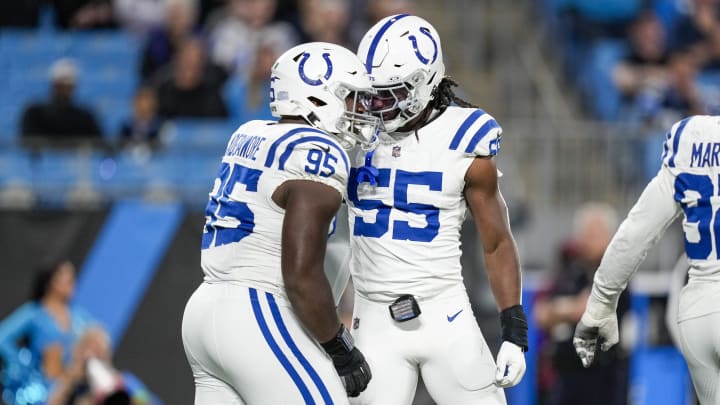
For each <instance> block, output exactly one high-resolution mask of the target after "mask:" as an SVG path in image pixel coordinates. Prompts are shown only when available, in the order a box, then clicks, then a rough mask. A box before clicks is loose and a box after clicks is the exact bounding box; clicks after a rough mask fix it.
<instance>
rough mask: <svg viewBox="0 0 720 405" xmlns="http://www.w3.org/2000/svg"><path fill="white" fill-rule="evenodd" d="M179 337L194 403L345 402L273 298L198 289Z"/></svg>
mask: <svg viewBox="0 0 720 405" xmlns="http://www.w3.org/2000/svg"><path fill="white" fill-rule="evenodd" d="M182 339H183V345H184V347H185V354H186V355H187V358H188V362H189V363H190V367H191V368H192V372H193V376H194V378H195V405H225V404H233V405H236V404H247V405H295V404H318V405H320V404H335V405H337V404H347V403H348V400H347V395H346V393H345V388H343V385H342V382H341V381H340V377H338V375H337V373H336V371H335V368H334V367H333V365H332V361H331V360H330V358H329V357H328V356H327V355H326V354H325V352H324V351H323V349H322V348H321V347H320V346H319V345H318V344H317V343H316V342H315V340H314V339H312V338H311V337H310V336H309V335H308V334H307V332H306V331H305V329H304V328H303V327H302V326H301V325H300V323H299V321H298V320H297V318H296V317H295V315H294V313H293V312H292V309H291V307H290V304H289V303H287V302H285V301H283V300H281V299H280V298H279V297H276V296H274V295H272V294H269V293H266V292H264V291H261V290H258V289H255V288H250V287H245V286H240V285H233V284H227V283H222V284H218V283H215V284H209V283H203V284H201V285H200V287H198V289H197V290H195V292H194V293H193V295H192V296H191V297H190V300H189V301H188V303H187V306H186V307H185V314H184V315H183V322H182Z"/></svg>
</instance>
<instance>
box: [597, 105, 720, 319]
mask: <svg viewBox="0 0 720 405" xmlns="http://www.w3.org/2000/svg"><path fill="white" fill-rule="evenodd" d="M719 211H720V117H717V116H692V117H688V118H686V119H684V120H682V121H680V122H677V123H675V124H674V125H673V126H672V128H671V129H670V131H669V132H668V134H667V139H666V141H665V146H664V151H663V156H662V166H661V168H660V170H659V171H658V174H657V175H656V176H655V178H653V179H652V180H651V181H650V183H649V184H648V185H647V187H645V190H644V191H643V193H642V195H641V196H640V198H639V199H638V201H637V202H636V203H635V205H634V206H633V208H632V209H631V210H630V212H629V213H628V216H627V218H626V219H625V220H624V221H623V223H622V224H621V225H620V228H619V229H618V231H617V233H616V234H615V236H614V237H613V239H612V241H611V242H610V245H609V246H608V248H607V250H606V252H605V255H604V256H603V259H602V262H601V263H600V267H599V268H598V271H597V273H596V274H595V284H596V285H597V286H598V288H599V289H600V291H603V292H605V293H606V294H607V295H609V296H612V295H615V294H618V293H619V291H621V290H622V289H624V288H625V286H626V285H627V281H628V280H629V279H630V277H631V276H632V274H633V273H634V272H635V271H636V270H637V268H638V267H639V265H640V263H641V262H642V260H643V259H644V258H645V255H646V254H647V251H648V250H649V249H650V248H651V247H652V246H653V245H654V244H655V243H656V242H657V240H658V239H659V238H660V236H662V234H663V233H664V232H665V229H667V227H668V226H669V225H670V224H671V223H672V222H673V220H674V219H675V218H676V217H677V216H678V215H680V213H683V214H684V215H683V223H682V227H683V233H684V236H685V251H686V253H687V257H688V263H689V265H690V266H689V267H690V270H689V276H690V278H689V283H688V285H687V286H686V287H685V290H684V291H683V294H682V296H681V298H680V304H679V312H678V320H680V321H682V320H685V319H689V318H694V317H698V316H702V315H705V314H708V313H711V312H717V311H720V300H718V299H717V298H716V296H717V293H718V292H719V291H720V290H718V286H720V283H719V282H720V250H719V249H718V248H719V247H720V222H719V221H720V215H718V212H719Z"/></svg>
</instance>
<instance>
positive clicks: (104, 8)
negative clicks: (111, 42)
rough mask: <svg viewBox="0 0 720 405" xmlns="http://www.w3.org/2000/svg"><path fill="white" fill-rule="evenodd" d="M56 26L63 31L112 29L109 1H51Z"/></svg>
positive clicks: (110, 4) (113, 25) (113, 21)
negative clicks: (63, 29)
mask: <svg viewBox="0 0 720 405" xmlns="http://www.w3.org/2000/svg"><path fill="white" fill-rule="evenodd" d="M52 3H53V6H54V7H55V19H56V22H57V25H59V26H60V27H62V28H65V29H95V28H114V27H115V26H116V25H115V20H114V16H113V9H112V1H111V0H52Z"/></svg>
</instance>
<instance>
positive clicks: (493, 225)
mask: <svg viewBox="0 0 720 405" xmlns="http://www.w3.org/2000/svg"><path fill="white" fill-rule="evenodd" d="M465 182H466V187H465V200H466V201H467V203H468V207H469V208H470V211H471V212H472V214H473V219H474V221H475V227H476V228H477V230H478V232H479V233H480V236H481V238H482V244H483V250H484V254H485V263H486V267H487V273H488V278H489V280H490V286H491V288H492V291H493V294H494V295H495V301H496V303H497V306H498V310H500V311H502V310H504V309H507V308H510V307H512V306H515V305H519V304H520V290H521V282H520V259H519V256H518V253H517V247H516V246H515V240H514V239H513V237H512V234H511V232H510V222H509V221H508V214H507V206H506V205H505V200H504V199H503V197H502V194H501V193H500V189H499V187H498V176H497V168H496V166H495V161H494V160H492V159H485V158H476V159H475V160H474V161H473V163H472V164H471V165H470V168H469V169H468V171H467V173H466V175H465Z"/></svg>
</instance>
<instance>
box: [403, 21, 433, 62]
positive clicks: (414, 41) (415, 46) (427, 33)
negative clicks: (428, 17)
mask: <svg viewBox="0 0 720 405" xmlns="http://www.w3.org/2000/svg"><path fill="white" fill-rule="evenodd" d="M420 32H421V33H423V34H424V35H425V36H427V37H428V38H430V40H431V41H432V43H433V48H435V50H434V51H433V56H432V61H431V60H430V59H428V58H426V57H424V56H423V54H421V53H420V49H418V44H417V38H415V35H410V36H409V37H408V39H409V40H410V42H412V45H413V49H414V50H415V56H417V58H418V59H419V60H420V62H422V63H423V64H424V65H427V64H428V63H433V62H435V60H436V59H437V54H438V46H437V42H435V39H434V38H433V37H432V35H430V30H429V29H427V28H425V27H420Z"/></svg>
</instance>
